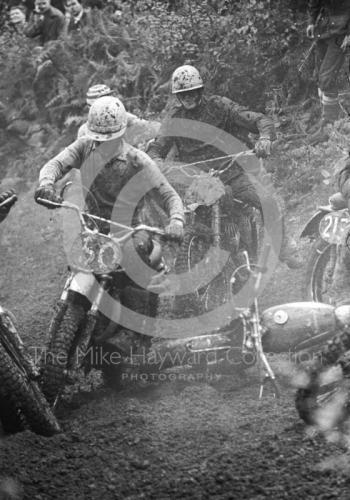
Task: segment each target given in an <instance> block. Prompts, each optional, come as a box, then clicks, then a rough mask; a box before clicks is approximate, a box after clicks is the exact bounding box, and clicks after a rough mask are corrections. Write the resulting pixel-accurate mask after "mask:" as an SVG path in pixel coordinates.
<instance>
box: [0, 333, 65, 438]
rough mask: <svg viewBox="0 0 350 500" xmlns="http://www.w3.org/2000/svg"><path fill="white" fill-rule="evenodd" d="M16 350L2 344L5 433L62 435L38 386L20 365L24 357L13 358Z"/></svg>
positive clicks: (1, 415)
mask: <svg viewBox="0 0 350 500" xmlns="http://www.w3.org/2000/svg"><path fill="white" fill-rule="evenodd" d="M13 349H15V347H14V346H11V348H10V349H6V345H5V344H3V343H0V403H1V409H0V419H1V421H2V425H3V428H4V430H5V432H18V431H21V430H24V429H26V428H30V429H31V430H32V431H34V432H36V433H37V434H41V435H43V436H52V435H53V434H56V433H57V432H60V426H59V424H58V422H57V420H56V418H55V416H54V415H53V413H52V411H51V409H50V407H49V405H48V403H47V401H46V400H45V398H44V396H43V395H42V393H41V391H40V389H39V387H38V384H37V383H36V382H35V381H33V380H30V379H29V377H28V374H27V373H26V371H25V369H24V367H23V366H21V363H20V360H21V354H20V353H16V355H15V356H13V355H12V352H13ZM3 405H4V406H3Z"/></svg>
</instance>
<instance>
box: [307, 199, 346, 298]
mask: <svg viewBox="0 0 350 500" xmlns="http://www.w3.org/2000/svg"><path fill="white" fill-rule="evenodd" d="M349 220H350V214H349V210H348V208H347V203H346V200H345V199H344V198H343V197H342V195H341V193H336V194H334V195H332V196H331V197H330V199H329V204H328V205H326V206H320V207H318V210H317V211H316V213H315V214H314V215H313V216H312V217H311V219H310V220H309V221H308V222H307V224H306V225H305V227H304V229H303V231H302V233H301V235H300V237H301V238H309V239H310V240H311V241H313V244H312V247H311V251H310V255H309V258H308V261H307V266H306V272H305V274H304V281H303V287H302V298H303V300H314V301H317V302H324V303H332V297H331V294H330V289H331V285H332V282H333V274H334V269H335V264H336V260H337V255H338V249H339V246H340V245H341V244H342V242H343V241H344V232H345V231H346V228H347V227H348V225H349Z"/></svg>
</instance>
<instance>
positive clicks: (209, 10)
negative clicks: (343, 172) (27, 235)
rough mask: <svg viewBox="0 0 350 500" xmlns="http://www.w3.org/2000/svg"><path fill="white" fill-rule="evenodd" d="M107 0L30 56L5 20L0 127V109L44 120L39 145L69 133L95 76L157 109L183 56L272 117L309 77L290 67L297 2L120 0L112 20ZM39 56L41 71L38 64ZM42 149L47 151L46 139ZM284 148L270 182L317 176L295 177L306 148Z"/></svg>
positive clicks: (221, 90) (296, 50) (144, 108)
mask: <svg viewBox="0 0 350 500" xmlns="http://www.w3.org/2000/svg"><path fill="white" fill-rule="evenodd" d="M114 8H115V7H114V6H113V2H109V4H108V6H107V7H106V8H105V9H102V10H98V9H92V11H91V14H92V26H90V27H86V28H84V29H83V30H81V31H80V32H77V33H74V34H72V35H70V36H68V37H65V38H64V39H62V40H60V41H56V42H51V43H50V44H48V46H47V47H46V48H45V51H44V52H45V55H44V56H43V54H40V64H38V59H37V58H38V52H37V49H35V48H34V47H35V41H33V40H28V39H26V38H25V37H24V36H23V35H21V34H19V33H14V32H13V29H11V27H10V26H5V28H4V30H3V32H2V34H1V35H0V70H1V75H2V79H1V84H0V103H2V106H0V126H1V123H2V112H3V114H4V116H5V118H4V121H5V122H6V120H7V122H8V121H9V115H11V114H13V113H15V114H17V115H18V116H19V117H20V118H25V119H31V120H32V119H33V118H35V119H36V120H37V121H39V122H42V123H44V124H45V125H48V124H49V127H47V128H46V129H45V130H49V132H47V133H46V138H47V144H50V145H51V144H52V143H53V142H54V141H55V140H56V139H57V138H58V137H60V136H62V132H64V133H65V134H66V135H65V139H64V140H67V141H68V142H69V140H71V139H73V138H74V135H75V131H76V126H78V124H79V123H80V122H81V120H82V119H83V118H82V117H83V116H84V112H85V110H84V105H85V93H86V90H87V88H88V87H89V86H91V85H93V84H96V83H101V82H104V83H106V84H108V85H110V86H111V88H113V89H114V90H115V93H116V94H117V95H119V96H121V98H122V99H123V102H124V103H125V104H126V107H127V108H128V109H129V110H130V111H134V112H136V113H138V114H140V115H146V116H148V115H149V114H152V113H159V112H160V111H161V110H162V109H163V107H164V106H165V104H166V102H167V99H168V91H169V88H168V82H169V79H170V76H171V73H172V72H173V70H174V69H175V68H176V67H177V66H179V65H181V64H184V63H190V64H193V65H195V66H197V67H198V69H199V70H200V71H201V73H202V74H203V77H204V79H205V82H206V88H207V90H208V92H210V93H216V94H221V95H225V96H227V97H229V98H231V99H233V100H236V101H238V102H240V103H242V104H245V105H247V106H248V107H249V108H251V109H257V110H262V111H265V110H266V108H267V111H268V112H270V113H271V114H272V115H274V117H275V118H276V120H280V119H281V113H282V111H283V109H285V108H286V106H289V105H290V104H291V103H293V102H294V103H296V104H298V103H299V102H300V101H302V100H304V99H305V97H306V96H307V94H308V93H309V92H310V83H309V84H308V85H307V86H306V85H305V82H304V81H303V80H302V79H301V78H300V77H298V76H297V71H296V66H297V64H298V62H299V61H300V57H301V54H302V52H303V50H305V49H306V48H307V46H308V42H307V41H304V29H305V26H304V20H305V13H304V10H305V3H304V2H290V1H289V0H231V1H224V0H207V1H206V2H204V1H202V0H175V1H173V2H163V1H158V0H138V1H137V2H133V1H131V0H127V1H124V2H122V3H119V6H118V8H120V9H122V17H121V19H120V18H119V17H118V16H114V14H113V11H114ZM45 58H46V60H48V61H50V71H44V69H45V68H46V69H47V66H45V65H41V63H42V62H43V61H44V60H45ZM43 68H44V69H43ZM309 79H312V73H310V74H309ZM313 87H314V88H315V86H313ZM38 89H41V90H40V92H39V90H38ZM43 89H44V90H43ZM33 103H36V106H35V105H34V104H33ZM266 104H268V105H267V106H266ZM33 107H34V110H33ZM296 115H298V112H297V113H296ZM79 117H80V118H79ZM294 121H295V122H297V121H298V117H296V119H295V120H294ZM293 126H294V125H293ZM50 131H51V132H50ZM53 131H54V132H53ZM2 133H4V132H2ZM53 134H54V135H53ZM57 144H58V145H60V144H61V143H60V142H59V141H58V142H57ZM57 147H58V146H57ZM50 151H51V152H52V151H53V152H55V151H54V150H53V148H52V147H50ZM28 154H29V156H30V155H31V154H32V153H31V151H29V153H28ZM293 154H294V156H293ZM293 154H292V157H289V156H290V155H289V153H288V152H287V153H286V154H285V155H284V159H282V161H281V162H280V163H281V165H282V168H279V170H278V169H277V168H276V169H275V174H276V175H275V178H276V179H275V180H276V182H277V184H278V183H280V180H281V178H282V177H283V176H285V177H286V176H287V177H288V176H290V177H291V179H292V178H293V180H291V182H292V183H293V182H294V184H293V189H292V192H298V191H302V190H303V189H306V186H309V184H310V183H313V182H318V181H319V180H320V179H318V175H317V169H316V168H315V176H314V177H312V176H309V177H307V175H306V174H305V175H306V177H307V179H306V178H305V179H304V178H303V177H300V176H299V177H298V176H297V177H295V176H294V173H295V171H296V169H295V165H301V166H300V168H301V170H302V171H304V170H303V169H304V166H305V168H306V167H307V164H309V161H310V157H308V153H307V154H305V155H302V157H300V158H297V155H298V154H299V153H293ZM310 154H311V153H310ZM295 155H296V156H295ZM26 161H27V160H25V162H24V163H26ZM316 163H317V162H316ZM316 163H315V165H316ZM281 165H280V167H281ZM271 168H272V169H274V167H271ZM298 168H299V167H298ZM31 171H32V170H31ZM281 171H283V174H281V173H280V172H281ZM306 171H307V170H306ZM281 175H282V177H281V178H280V177H279V176H281ZM293 176H294V177H293ZM321 180H322V179H321Z"/></svg>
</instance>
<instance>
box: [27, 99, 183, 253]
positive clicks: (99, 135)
mask: <svg viewBox="0 0 350 500" xmlns="http://www.w3.org/2000/svg"><path fill="white" fill-rule="evenodd" d="M127 121H128V117H127V113H126V111H125V108H124V106H123V104H122V102H121V101H120V100H119V99H118V98H116V97H112V96H104V97H101V98H99V99H97V100H96V101H95V102H94V103H93V104H92V106H91V108H90V111H89V115H88V121H87V129H86V134H85V136H84V137H80V138H78V139H77V140H76V141H75V142H73V143H72V144H71V145H69V146H68V147H66V148H65V149H64V150H63V151H62V152H61V153H59V154H58V155H57V156H55V157H54V158H53V159H51V160H49V161H48V162H47V163H46V164H45V165H44V166H43V167H42V169H41V171H40V175H39V186H38V187H37V189H36V190H35V194H34V198H35V200H36V201H37V203H40V204H42V205H44V206H47V207H48V208H55V207H53V206H52V205H50V202H52V201H53V202H57V201H60V200H59V197H58V195H57V194H56V190H55V183H56V182H57V181H58V180H59V179H61V178H62V177H63V176H64V175H65V174H66V173H67V172H68V171H70V170H71V169H72V168H76V169H80V171H81V177H82V183H83V187H85V189H86V191H87V195H86V198H85V203H86V206H87V211H88V212H89V213H91V214H94V215H97V216H100V217H103V218H105V219H109V220H113V216H114V214H115V210H114V209H115V207H117V208H118V210H117V216H116V217H117V219H116V220H115V222H119V223H123V224H127V225H128V226H130V224H131V222H130V221H129V219H127V220H126V219H125V217H124V215H123V214H125V213H128V214H130V213H136V214H137V210H135V209H136V207H137V205H138V202H139V198H137V196H138V193H139V191H138V189H139V185H140V183H141V184H142V189H143V185H145V190H144V191H145V192H144V194H146V192H147V191H150V190H151V191H150V193H151V195H152V196H153V195H154V196H155V197H156V198H157V197H158V199H160V202H161V203H162V204H163V205H164V207H165V210H166V212H167V213H168V214H169V217H170V221H169V224H168V225H167V227H166V228H165V232H166V233H167V234H168V235H169V237H171V238H173V239H174V240H175V241H177V242H181V241H182V238H183V224H184V211H183V205H182V201H181V198H180V197H179V195H178V194H177V193H176V191H175V190H174V189H173V187H172V186H171V185H170V184H169V182H168V181H167V180H166V178H165V177H164V176H163V174H162V173H161V172H160V170H159V169H158V167H157V165H156V164H155V162H154V161H153V160H152V159H151V158H150V157H149V156H148V155H147V154H146V153H144V152H142V151H140V150H138V149H136V148H134V147H133V146H131V145H129V144H127V143H126V142H125V140H124V139H123V136H124V134H125V131H126V128H127ZM136 174H137V175H138V177H137V179H138V182H137V184H138V185H137V186H136V187H135V181H133V177H134V176H135V175H136ZM133 182H134V183H133ZM130 186H131V188H130ZM149 186H151V187H149ZM127 189H128V195H125V194H123V191H124V193H125V190H127ZM133 190H134V191H137V192H135V193H134V191H133ZM142 193H143V191H142ZM133 195H135V197H136V201H135V202H134V201H133V199H132V198H133ZM130 209H131V211H130ZM125 211H126V212H125ZM132 222H133V224H135V225H137V223H138V221H137V220H136V219H134V220H133V221H132ZM99 229H100V231H102V232H104V233H106V234H107V233H108V232H109V230H110V227H109V225H107V224H106V223H103V222H101V223H99ZM134 246H135V248H136V250H137V252H138V253H139V255H140V256H141V257H142V259H143V260H145V261H146V262H147V256H148V255H149V254H150V253H151V251H152V239H151V238H150V236H149V234H144V232H142V231H139V232H137V233H136V234H135V236H134ZM124 253H125V252H124Z"/></svg>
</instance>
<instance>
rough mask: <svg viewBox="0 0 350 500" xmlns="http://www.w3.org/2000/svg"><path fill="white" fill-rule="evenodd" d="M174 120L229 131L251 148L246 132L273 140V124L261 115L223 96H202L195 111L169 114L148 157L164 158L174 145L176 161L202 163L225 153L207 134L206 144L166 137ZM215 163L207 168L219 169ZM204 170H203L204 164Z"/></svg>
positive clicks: (179, 109) (181, 108)
mask: <svg viewBox="0 0 350 500" xmlns="http://www.w3.org/2000/svg"><path fill="white" fill-rule="evenodd" d="M173 118H180V119H181V118H185V119H188V120H195V121H197V122H203V123H205V124H208V125H211V126H213V127H215V128H216V129H220V130H224V131H225V132H228V133H229V134H230V135H232V136H234V137H235V138H237V139H240V140H241V141H243V142H244V143H245V144H246V145H251V144H250V140H249V137H248V135H249V132H250V133H253V134H257V135H260V136H262V137H265V138H269V139H273V138H274V135H275V132H274V126H273V123H272V122H271V120H270V119H269V118H267V117H266V116H264V115H263V114H262V113H255V112H253V111H249V110H248V109H247V108H245V107H244V106H240V105H239V104H237V103H235V102H233V101H231V100H230V99H228V98H226V97H221V96H210V97H206V96H203V98H202V101H201V104H200V106H199V107H198V108H196V109H195V110H186V109H184V108H183V107H177V108H175V109H173V110H172V111H170V112H169V114H168V116H167V117H166V119H165V122H164V123H163V125H162V127H161V133H162V135H161V136H159V137H158V138H157V139H156V140H155V142H154V143H153V144H152V145H151V146H150V148H149V150H148V154H149V155H150V156H151V157H152V158H165V157H166V155H167V154H168V152H169V151H170V149H171V148H172V146H176V148H177V152H178V156H179V160H180V161H183V162H196V161H202V160H203V161H204V160H207V159H210V158H217V157H220V156H224V155H225V152H223V151H222V150H220V149H218V148H216V147H214V146H212V145H211V144H210V142H212V140H213V139H215V137H213V135H210V137H208V141H206V142H202V141H198V140H196V139H190V138H186V137H173V136H171V135H168V133H167V128H168V123H169V122H171V120H172V119H173ZM195 127H196V129H197V130H198V129H199V127H198V126H197V125H196V126H195ZM219 134H220V132H219V131H218V135H219ZM214 135H215V132H214ZM214 163H216V162H211V163H210V165H209V166H210V167H212V168H219V166H220V167H221V166H222V162H218V165H217V166H216V165H214ZM203 167H204V168H205V166H204V165H203Z"/></svg>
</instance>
